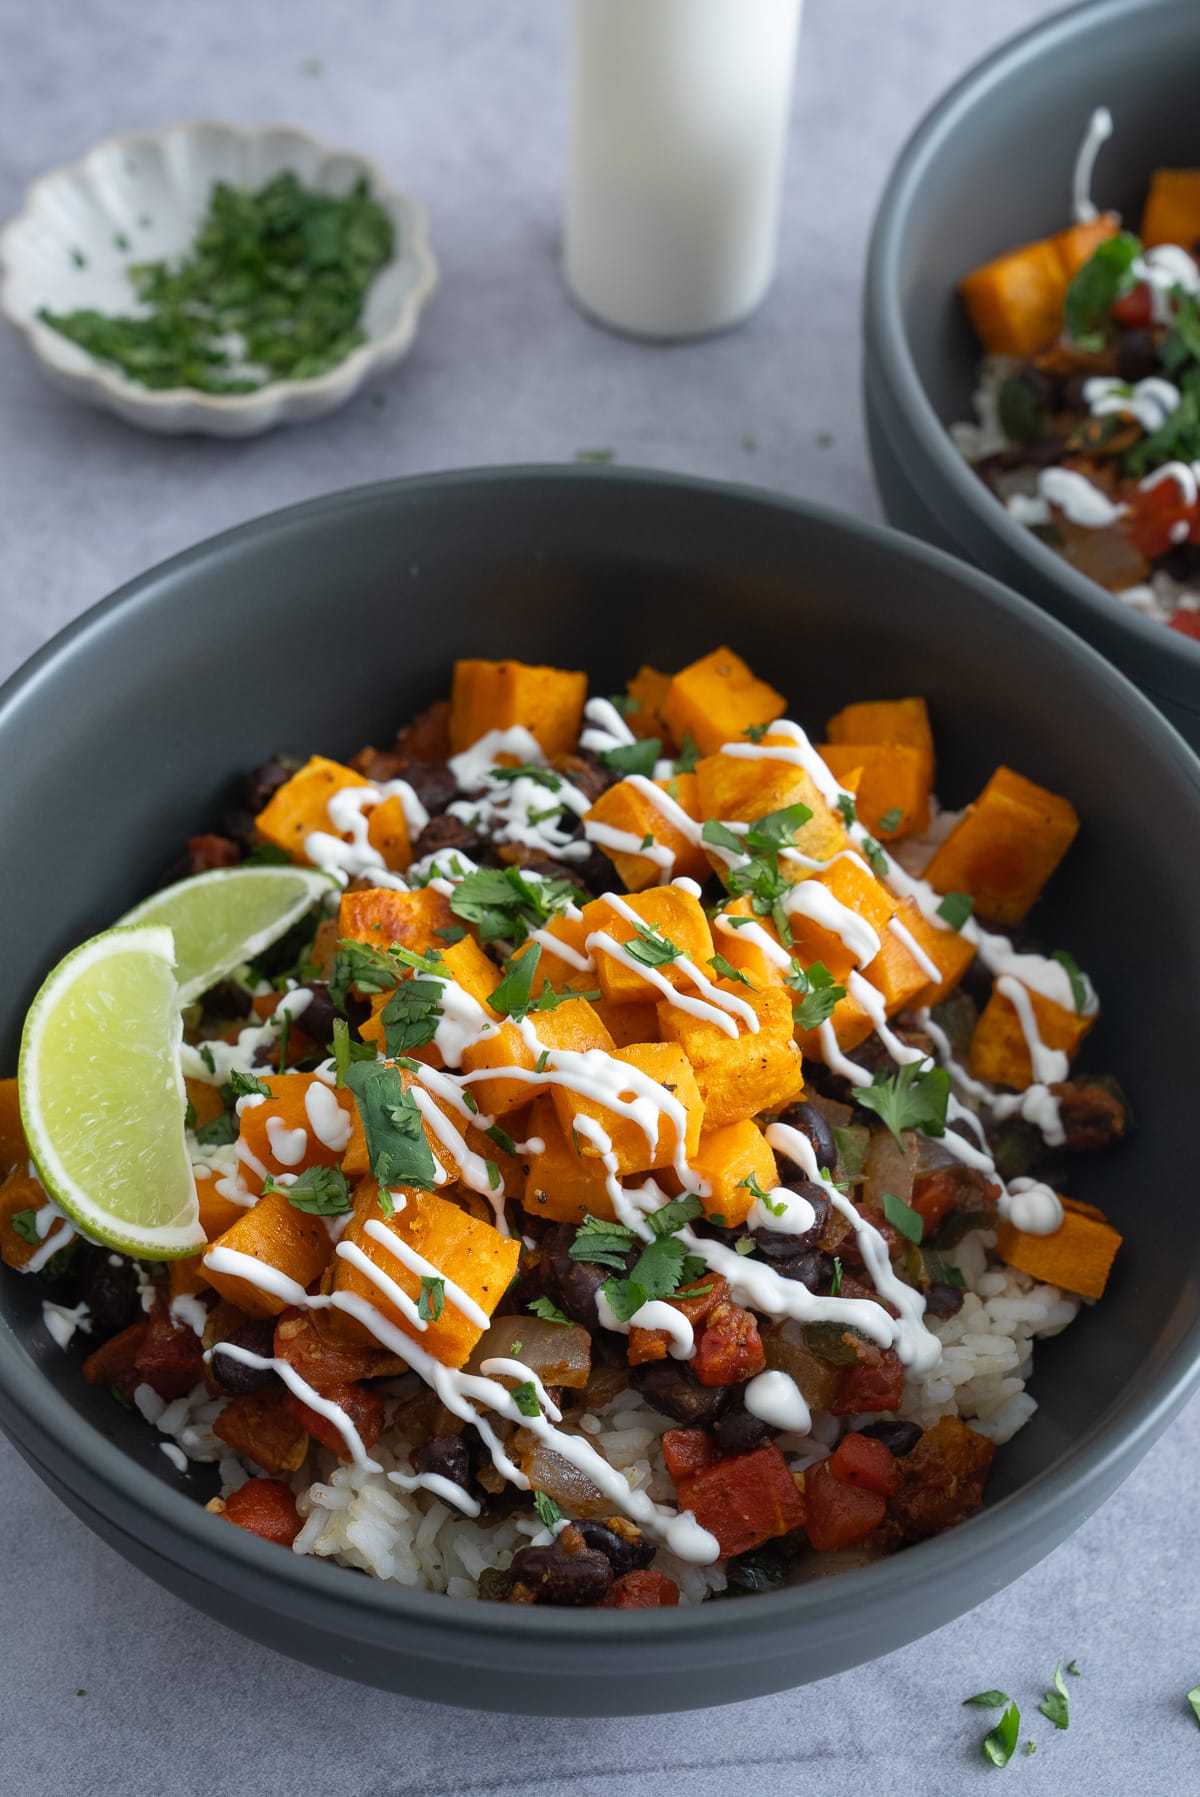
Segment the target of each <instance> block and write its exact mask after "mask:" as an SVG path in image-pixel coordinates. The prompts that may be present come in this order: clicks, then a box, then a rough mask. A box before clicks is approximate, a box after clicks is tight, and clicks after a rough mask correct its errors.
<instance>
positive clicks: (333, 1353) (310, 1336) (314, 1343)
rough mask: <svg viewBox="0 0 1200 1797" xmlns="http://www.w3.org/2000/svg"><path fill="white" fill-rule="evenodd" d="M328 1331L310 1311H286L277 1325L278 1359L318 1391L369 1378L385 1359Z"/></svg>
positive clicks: (378, 1352) (374, 1349)
mask: <svg viewBox="0 0 1200 1797" xmlns="http://www.w3.org/2000/svg"><path fill="white" fill-rule="evenodd" d="M334 1314H336V1313H334ZM325 1327H328V1325H325ZM325 1327H322V1325H321V1324H320V1323H318V1322H317V1321H316V1319H315V1318H314V1316H313V1314H312V1313H311V1312H310V1311H302V1310H285V1311H284V1312H283V1313H282V1315H281V1316H280V1318H279V1321H278V1322H277V1323H276V1325H275V1354H276V1356H277V1357H278V1359H280V1360H286V1361H287V1362H288V1364H289V1365H290V1366H293V1367H295V1369H296V1371H297V1372H298V1373H299V1375H300V1377H301V1378H302V1379H304V1380H306V1381H307V1383H308V1384H309V1385H313V1386H315V1387H316V1389H317V1390H318V1391H327V1390H329V1389H330V1387H332V1386H335V1385H351V1384H353V1383H354V1382H355V1381H356V1380H358V1379H366V1378H369V1377H370V1375H371V1374H372V1373H373V1372H375V1371H376V1369H377V1368H378V1366H379V1363H380V1362H381V1360H383V1358H384V1356H383V1355H382V1354H381V1353H380V1351H379V1349H378V1348H366V1347H362V1346H360V1345H359V1343H357V1342H349V1341H340V1340H337V1339H335V1338H334V1337H332V1336H329V1335H326V1333H325Z"/></svg>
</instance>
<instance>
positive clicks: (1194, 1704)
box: [1187, 1685, 1200, 1725]
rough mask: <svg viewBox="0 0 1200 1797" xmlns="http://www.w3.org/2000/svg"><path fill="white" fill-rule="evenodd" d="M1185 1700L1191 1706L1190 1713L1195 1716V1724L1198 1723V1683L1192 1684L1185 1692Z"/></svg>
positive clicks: (1199, 1709) (1199, 1688) (1199, 1701)
mask: <svg viewBox="0 0 1200 1797" xmlns="http://www.w3.org/2000/svg"><path fill="white" fill-rule="evenodd" d="M1187 1701H1188V1704H1189V1705H1190V1706H1191V1711H1192V1715H1193V1716H1194V1717H1195V1718H1196V1722H1197V1724H1198V1725H1200V1685H1193V1686H1192V1688H1191V1690H1190V1691H1189V1692H1188V1693H1187Z"/></svg>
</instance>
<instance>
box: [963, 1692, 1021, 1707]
mask: <svg viewBox="0 0 1200 1797" xmlns="http://www.w3.org/2000/svg"><path fill="white" fill-rule="evenodd" d="M1011 1702H1012V1698H1011V1697H1010V1696H1009V1695H1008V1692H1007V1691H976V1693H975V1695H974V1697H964V1698H963V1708H964V1709H965V1708H966V1706H967V1705H968V1704H969V1703H974V1704H978V1705H979V1707H980V1709H983V1710H1003V1709H1005V1708H1006V1707H1007V1706H1008V1705H1009V1704H1010V1703H1011Z"/></svg>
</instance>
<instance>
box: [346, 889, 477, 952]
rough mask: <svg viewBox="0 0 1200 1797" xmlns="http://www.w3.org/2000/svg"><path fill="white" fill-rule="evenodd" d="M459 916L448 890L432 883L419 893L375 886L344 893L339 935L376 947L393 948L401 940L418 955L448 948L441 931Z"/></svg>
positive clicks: (405, 946) (401, 942)
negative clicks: (440, 933)
mask: <svg viewBox="0 0 1200 1797" xmlns="http://www.w3.org/2000/svg"><path fill="white" fill-rule="evenodd" d="M456 921H457V920H456V918H455V916H454V913H453V911H451V909H450V901H449V899H448V898H447V897H446V896H445V894H444V893H441V892H435V891H434V889H433V887H432V886H422V887H420V888H419V889H418V890H417V891H416V892H393V891H392V889H391V887H390V886H374V887H371V888H370V889H369V890H368V891H366V892H344V893H343V894H342V901H341V905H340V907H339V910H338V934H339V936H344V937H347V938H348V939H349V940H351V941H353V942H367V943H369V944H370V945H371V947H372V948H380V949H386V948H390V947H391V945H392V943H393V942H398V943H399V944H400V945H401V947H402V948H410V949H412V950H413V951H414V953H415V954H418V955H423V954H426V953H427V952H428V951H429V950H430V949H431V948H436V949H438V950H439V951H440V950H441V949H443V948H444V947H445V943H444V940H443V939H442V938H440V937H439V936H438V934H437V932H438V931H439V930H444V929H449V928H450V927H451V926H452V925H453V924H454V923H455V922H456Z"/></svg>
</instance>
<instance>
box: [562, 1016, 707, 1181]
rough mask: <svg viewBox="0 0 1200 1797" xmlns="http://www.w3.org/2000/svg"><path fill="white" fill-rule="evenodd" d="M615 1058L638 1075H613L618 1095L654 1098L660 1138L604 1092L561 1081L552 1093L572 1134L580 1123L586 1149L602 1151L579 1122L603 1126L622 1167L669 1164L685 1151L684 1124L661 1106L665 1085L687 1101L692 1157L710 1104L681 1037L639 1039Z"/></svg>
mask: <svg viewBox="0 0 1200 1797" xmlns="http://www.w3.org/2000/svg"><path fill="white" fill-rule="evenodd" d="M612 1059H613V1061H615V1062H618V1063H619V1066H620V1069H621V1071H623V1072H627V1073H630V1074H633V1075H634V1076H635V1077H634V1078H632V1079H631V1080H630V1082H629V1084H628V1085H624V1084H621V1083H620V1082H619V1080H618V1079H617V1078H614V1079H613V1081H612V1090H613V1096H614V1098H621V1099H626V1100H633V1099H638V1098H640V1099H643V1100H645V1099H646V1098H649V1099H651V1100H652V1101H653V1103H652V1118H651V1121H652V1122H653V1121H654V1120H657V1124H658V1136H657V1140H655V1141H652V1140H651V1137H650V1134H649V1133H648V1132H647V1130H646V1129H644V1128H643V1127H642V1124H641V1123H640V1122H638V1121H637V1120H636V1119H635V1118H634V1117H632V1116H629V1115H627V1114H625V1113H623V1112H621V1111H616V1110H613V1109H612V1108H611V1107H610V1106H609V1105H607V1104H603V1103H601V1101H600V1100H599V1099H598V1098H592V1097H589V1096H587V1095H586V1094H584V1093H582V1092H572V1091H570V1090H568V1088H567V1087H565V1086H555V1087H554V1088H553V1092H552V1096H553V1099H554V1106H555V1109H556V1110H557V1112H558V1120H559V1122H560V1123H561V1124H562V1127H563V1131H564V1133H565V1134H566V1135H568V1136H571V1132H572V1130H573V1129H574V1130H575V1132H576V1136H577V1137H578V1141H579V1148H580V1152H581V1153H582V1154H584V1155H590V1156H593V1157H596V1156H599V1155H600V1153H601V1152H602V1150H601V1148H600V1146H599V1144H598V1143H597V1142H596V1141H595V1140H594V1139H593V1138H592V1137H591V1136H589V1134H588V1133H587V1130H586V1128H584V1129H581V1128H579V1124H580V1123H581V1122H582V1123H584V1124H593V1125H596V1126H598V1127H599V1128H600V1129H601V1130H603V1132H604V1134H605V1135H606V1136H607V1137H608V1139H609V1141H610V1142H611V1144H612V1152H613V1153H614V1154H615V1156H616V1160H617V1171H618V1172H619V1173H648V1172H650V1171H651V1170H652V1169H653V1168H655V1167H668V1166H670V1164H671V1162H672V1161H673V1160H674V1159H675V1156H676V1154H677V1153H678V1151H679V1146H680V1143H679V1128H678V1122H677V1119H676V1118H675V1117H674V1116H672V1115H670V1113H669V1112H668V1111H667V1110H665V1109H663V1110H660V1109H659V1108H658V1101H657V1096H656V1094H655V1092H654V1087H655V1086H662V1087H663V1088H664V1090H665V1091H666V1092H667V1093H668V1094H669V1095H670V1097H671V1099H673V1100H674V1101H675V1104H678V1105H682V1107H683V1111H684V1140H683V1148H684V1153H685V1155H686V1156H687V1157H688V1158H689V1159H690V1158H691V1156H692V1155H693V1154H694V1153H695V1151H696V1148H697V1147H698V1145H699V1142H700V1126H701V1123H702V1122H703V1118H704V1105H703V1102H702V1100H701V1097H700V1091H699V1087H698V1086H697V1083H696V1076H695V1074H694V1073H693V1071H692V1068H691V1064H690V1062H689V1061H688V1058H687V1056H686V1055H685V1053H684V1052H683V1049H682V1048H681V1047H680V1046H679V1044H678V1043H676V1042H639V1043H634V1044H633V1045H632V1046H631V1047H629V1048H618V1049H617V1050H616V1051H615V1053H614V1054H613V1056H612ZM574 1139H575V1138H574V1137H572V1140H574Z"/></svg>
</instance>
